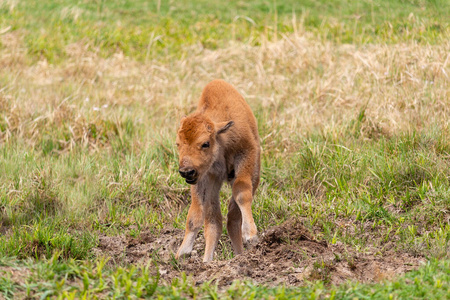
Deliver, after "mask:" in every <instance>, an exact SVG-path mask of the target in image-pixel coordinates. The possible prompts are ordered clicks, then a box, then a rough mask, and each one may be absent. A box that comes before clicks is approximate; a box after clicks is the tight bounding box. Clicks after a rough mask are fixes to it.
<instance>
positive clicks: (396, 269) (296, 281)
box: [94, 219, 425, 287]
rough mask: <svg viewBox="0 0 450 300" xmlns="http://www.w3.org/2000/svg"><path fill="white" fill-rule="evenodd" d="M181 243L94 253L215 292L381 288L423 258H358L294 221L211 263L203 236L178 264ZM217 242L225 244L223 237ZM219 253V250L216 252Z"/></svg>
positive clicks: (165, 240)
mask: <svg viewBox="0 0 450 300" xmlns="http://www.w3.org/2000/svg"><path fill="white" fill-rule="evenodd" d="M182 237H183V231H182V230H179V229H173V230H163V231H162V232H161V233H160V234H152V233H150V232H142V233H141V236H140V237H139V238H126V237H123V236H116V237H110V236H100V239H99V245H98V248H97V249H95V250H94V251H95V253H96V254H97V255H99V256H101V255H105V256H108V257H111V258H112V260H111V262H110V263H112V264H116V263H122V264H142V263H143V264H145V263H148V261H152V262H157V265H158V269H159V270H158V271H159V273H160V274H161V279H162V280H163V281H164V282H166V283H170V282H172V280H173V279H174V278H178V277H180V275H181V272H184V273H186V275H188V276H190V277H191V280H192V282H193V283H194V284H195V285H199V284H202V283H204V282H206V281H212V282H213V283H216V284H217V285H218V286H219V287H223V286H228V285H231V284H232V282H233V280H241V281H245V280H250V281H252V282H253V283H258V284H268V285H269V286H280V285H285V286H299V285H305V282H306V281H314V280H323V281H325V282H327V283H332V284H341V283H344V282H345V281H347V280H357V281H360V282H379V281H381V280H384V279H392V278H393V277H394V276H398V275H401V274H403V273H405V272H407V271H410V270H412V269H415V268H417V267H419V266H420V265H421V264H422V265H423V264H425V258H423V257H418V256H413V255H411V254H408V253H404V252H402V251H384V250H381V249H376V248H373V249H368V250H366V251H365V253H361V252H358V251H355V249H352V248H351V247H348V246H345V245H343V244H342V243H338V244H337V245H331V244H328V243H327V242H326V241H318V240H316V239H314V238H313V235H312V234H311V233H310V232H309V230H308V229H306V228H305V227H304V226H303V225H302V222H301V221H300V220H295V219H292V220H289V221H287V222H285V223H283V224H282V225H279V226H275V227H273V228H270V229H268V230H267V231H265V232H263V233H261V234H260V241H259V242H258V243H257V244H256V245H253V246H250V247H249V249H247V251H246V252H245V253H244V254H242V255H239V256H237V257H234V258H232V259H225V260H223V259H222V260H215V261H213V262H211V263H203V262H202V257H203V256H202V251H203V249H204V244H203V243H204V239H203V237H202V236H201V235H200V237H199V238H198V240H197V243H196V246H195V247H194V252H193V253H192V255H191V256H190V257H187V258H184V259H182V260H181V261H179V262H176V261H175V260H174V254H175V253H176V250H177V247H178V246H179V245H180V244H181V241H182ZM221 241H222V242H223V243H226V237H222V239H221ZM230 247H231V245H228V247H227V248H228V249H229V248H230ZM221 251H222V247H221V245H219V247H218V249H217V252H221Z"/></svg>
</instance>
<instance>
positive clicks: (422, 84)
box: [0, 0, 450, 299]
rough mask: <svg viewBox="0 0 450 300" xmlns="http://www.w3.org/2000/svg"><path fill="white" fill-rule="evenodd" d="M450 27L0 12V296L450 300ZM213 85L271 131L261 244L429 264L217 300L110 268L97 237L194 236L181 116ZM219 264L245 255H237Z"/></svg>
mask: <svg viewBox="0 0 450 300" xmlns="http://www.w3.org/2000/svg"><path fill="white" fill-rule="evenodd" d="M158 3H160V4H158ZM449 13H450V8H449V4H448V1H358V2H353V1H302V3H301V5H300V3H299V2H298V1H230V2H229V3H227V5H224V4H221V2H211V1H176V2H174V1H172V2H169V1H161V2H158V1H153V2H148V1H102V0H99V1H68V0H67V1H14V0H7V1H0V294H1V295H2V296H3V297H5V298H15V297H19V298H24V297H27V296H30V297H32V298H38V297H40V298H46V297H53V298H63V299H66V298H82V297H87V298H95V297H98V298H105V297H108V298H114V297H115V298H127V297H130V298H133V297H137V298H139V297H150V296H153V297H160V298H164V297H172V298H189V297H192V298H194V297H198V298H201V297H206V298H214V299H215V298H218V297H220V298H233V299H237V298H238V299H239V298H256V299H258V298H270V297H273V298H281V299H283V298H289V299H290V298H292V297H299V298H302V297H303V298H311V299H316V298H321V299H323V298H334V299H346V298H349V299H350V298H351V299H353V298H371V299H372V298H380V299H386V298H393V299H413V298H417V299H420V298H427V299H443V298H445V297H447V298H448V297H449V284H448V281H449V272H448V270H449V261H448V259H449V258H450V257H449V251H450V225H449V214H448V207H449V205H450V182H449V178H450V171H449V170H450V160H449V153H450V142H449V139H448V136H449V134H450V124H449V123H448V113H449V111H448V107H450V103H449V99H450V92H449V89H448V86H449V84H448V83H449V80H448V74H450V69H449V68H450V66H449V64H448V62H447V61H448V49H449V42H448V36H449V34H450V31H449V24H448V20H447V17H448V15H449ZM214 77H222V78H225V79H226V80H228V81H230V82H232V83H233V84H234V85H235V86H237V88H238V89H239V91H241V92H242V93H243V94H244V96H245V98H246V99H247V101H248V102H249V104H250V106H251V107H252V109H253V111H254V112H255V115H256V118H257V121H258V126H259V133H260V136H261V144H262V149H263V152H262V173H261V184H260V187H259V188H258V191H257V195H256V200H255V202H254V206H253V213H254V217H255V221H256V224H257V226H258V230H259V231H260V232H262V231H264V230H265V229H267V228H269V227H271V226H274V225H277V224H281V223H283V222H284V221H285V220H287V219H289V218H291V217H300V218H302V220H304V223H305V225H306V226H307V227H309V229H311V230H312V231H314V235H315V237H316V238H317V239H319V240H325V241H327V242H328V243H329V244H336V243H342V244H343V245H345V246H346V247H350V248H351V249H356V251H359V252H362V253H364V252H366V251H368V250H369V249H376V251H378V252H380V253H383V252H385V251H395V252H399V253H404V252H406V253H410V254H413V255H416V256H422V257H424V258H425V259H426V260H428V263H427V264H426V265H425V266H423V267H421V268H419V269H418V270H416V271H412V272H410V273H407V274H405V275H403V276H401V277H398V278H394V279H392V280H391V281H385V282H382V283H374V284H362V283H358V282H349V283H346V284H343V285H339V286H332V285H330V284H328V283H327V282H326V281H327V280H323V281H317V282H304V283H303V286H302V287H301V288H288V287H268V286H265V285H254V284H252V283H249V282H234V283H233V285H232V286H230V287H229V288H219V287H217V285H215V284H214V283H212V282H209V283H204V284H202V285H200V286H195V285H194V284H193V283H192V281H190V280H189V279H187V278H186V277H180V278H179V279H177V280H175V281H174V282H172V283H162V282H161V281H159V279H158V273H157V268H158V267H157V265H155V264H153V262H152V261H150V262H149V264H148V265H142V264H136V265H121V264H120V263H118V264H116V263H111V262H110V263H109V264H107V263H106V259H104V258H101V257H99V256H97V255H96V254H95V252H94V251H93V249H94V248H95V247H97V245H98V243H99V236H101V235H107V236H115V235H124V236H126V237H139V236H140V234H141V233H142V232H147V231H150V232H152V233H153V234H155V235H157V234H158V233H159V232H160V230H162V229H164V228H168V227H175V228H184V222H185V220H186V214H187V204H188V203H189V200H190V197H189V190H188V187H187V186H186V184H185V183H184V181H183V180H182V178H181V177H180V176H179V175H178V174H177V168H178V166H177V154H176V147H175V145H174V144H175V143H174V141H175V134H176V128H177V126H178V121H177V120H178V119H179V118H180V117H181V116H182V115H185V114H187V113H189V112H191V111H192V110H193V109H194V103H195V101H196V99H197V98H198V96H199V94H200V91H201V88H202V87H203V86H204V85H205V84H206V83H207V82H208V81H209V80H211V79H212V78H214ZM230 193H231V192H230V189H229V188H225V189H224V190H223V191H222V192H221V199H222V201H223V205H222V209H223V214H224V215H225V214H226V199H228V198H229V197H230ZM224 233H226V230H225V229H224ZM217 257H218V258H220V259H230V258H232V257H233V255H232V253H231V251H230V249H228V248H227V246H226V245H225V244H224V246H223V247H222V253H218V254H217ZM10 268H13V269H14V270H18V274H19V275H17V276H16V277H15V276H13V273H12V272H9V270H10ZM2 272H3V273H2ZM14 274H15V273H14Z"/></svg>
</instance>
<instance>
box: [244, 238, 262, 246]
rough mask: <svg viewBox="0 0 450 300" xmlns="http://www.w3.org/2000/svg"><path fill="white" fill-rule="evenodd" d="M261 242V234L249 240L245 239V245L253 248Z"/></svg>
mask: <svg viewBox="0 0 450 300" xmlns="http://www.w3.org/2000/svg"><path fill="white" fill-rule="evenodd" d="M259 242H260V238H259V236H258V235H255V236H253V237H251V238H249V239H248V240H246V241H244V246H245V247H246V248H247V249H252V248H254V247H255V246H256V245H258V244H259Z"/></svg>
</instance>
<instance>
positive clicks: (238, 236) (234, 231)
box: [227, 197, 244, 255]
mask: <svg viewBox="0 0 450 300" xmlns="http://www.w3.org/2000/svg"><path fill="white" fill-rule="evenodd" d="M227 230H228V234H229V235H230V239H231V245H232V246H233V251H234V254H235V255H238V254H241V253H242V252H244V246H243V244H242V214H241V210H240V208H239V206H238V205H237V204H236V201H235V200H234V198H233V197H231V199H230V202H229V203H228V215H227Z"/></svg>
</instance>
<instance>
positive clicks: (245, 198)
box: [233, 176, 257, 243]
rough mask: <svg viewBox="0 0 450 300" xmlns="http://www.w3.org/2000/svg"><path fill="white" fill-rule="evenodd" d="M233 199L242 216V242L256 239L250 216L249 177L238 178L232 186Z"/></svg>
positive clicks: (251, 188)
mask: <svg viewBox="0 0 450 300" xmlns="http://www.w3.org/2000/svg"><path fill="white" fill-rule="evenodd" d="M233 198H234V199H235V201H236V204H237V205H238V206H239V209H240V210H241V214H242V236H243V239H244V242H246V243H247V242H249V241H252V240H253V239H254V238H256V234H257V229H256V225H255V221H254V220H253V215H252V201H253V186H252V180H251V177H250V176H248V177H238V178H236V180H235V181H234V184H233Z"/></svg>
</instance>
